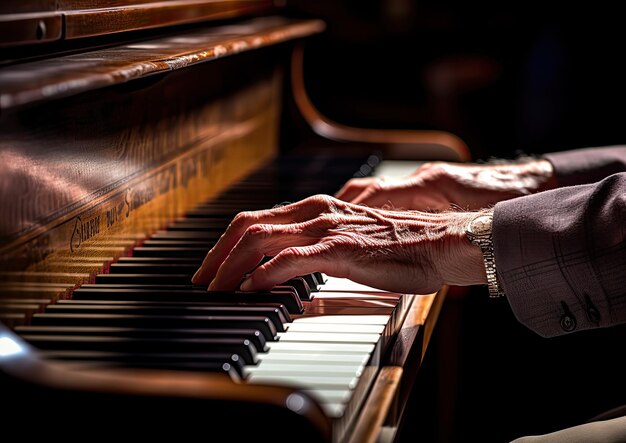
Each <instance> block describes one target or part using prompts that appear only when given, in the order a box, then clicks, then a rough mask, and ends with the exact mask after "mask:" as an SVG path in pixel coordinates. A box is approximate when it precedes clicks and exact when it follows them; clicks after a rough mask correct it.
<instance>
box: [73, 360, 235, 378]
mask: <svg viewBox="0 0 626 443" xmlns="http://www.w3.org/2000/svg"><path fill="white" fill-rule="evenodd" d="M84 366H85V367H88V368H93V367H96V368H99V369H102V368H105V369H106V368H124V369H157V370H163V371H187V372H212V373H222V374H225V375H227V376H229V377H230V378H231V380H233V381H235V382H240V381H241V380H243V379H244V377H245V374H244V372H243V371H244V370H243V369H242V368H241V367H237V366H235V365H233V364H231V363H228V362H199V361H179V362H167V361H136V362H132V363H128V362H116V361H108V362H107V361H90V362H88V363H87V362H86V363H85V364H84ZM240 366H241V365H240Z"/></svg>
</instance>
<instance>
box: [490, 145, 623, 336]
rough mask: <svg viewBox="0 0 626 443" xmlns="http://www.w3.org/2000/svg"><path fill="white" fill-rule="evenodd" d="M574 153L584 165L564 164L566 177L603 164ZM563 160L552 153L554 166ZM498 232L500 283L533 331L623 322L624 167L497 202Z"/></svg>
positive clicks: (547, 333)
mask: <svg viewBox="0 0 626 443" xmlns="http://www.w3.org/2000/svg"><path fill="white" fill-rule="evenodd" d="M622 149H624V148H622ZM618 154H619V153H618ZM563 155H567V154H563ZM575 155H577V156H578V155H580V156H582V157H581V158H584V159H586V160H585V162H584V163H585V165H584V167H583V168H579V169H577V170H576V171H575V168H573V167H570V168H569V169H567V171H569V172H568V173H567V174H566V176H567V177H568V178H567V179H568V180H569V179H574V178H576V177H577V176H578V175H580V176H581V177H582V176H583V175H584V174H583V173H582V172H581V171H591V170H596V169H595V167H596V166H597V165H598V164H599V163H598V162H597V161H595V159H593V158H592V157H593V155H591V154H589V156H588V154H587V153H577V154H575ZM625 155H626V154H625ZM619 158H620V156H619V155H617V156H616V157H614V159H615V162H618V163H619V160H618V159H619ZM562 160H564V159H563V157H561V156H559V155H557V156H552V157H550V161H555V169H556V170H557V171H563V169H560V166H559V165H560V164H561V162H562ZM609 163H611V162H609ZM563 164H565V162H563ZM603 164H604V165H606V164H607V163H606V162H604V163H603ZM622 164H623V163H622ZM576 180H579V178H576ZM583 181H584V180H583ZM493 237H494V249H495V257H496V263H497V270H498V277H499V279H500V283H501V285H502V287H503V289H504V291H505V293H506V296H507V298H508V300H509V303H510V305H511V308H512V310H513V312H514V314H515V316H516V317H517V319H518V320H519V321H520V322H521V323H523V324H525V325H526V326H527V327H528V328H530V329H531V330H533V331H535V332H536V333H538V334H539V335H541V336H544V337H552V336H557V335H562V334H566V333H570V332H574V331H580V330H585V329H591V328H600V327H608V326H613V325H616V324H619V323H624V322H626V172H621V173H616V174H613V175H610V176H608V177H606V178H604V179H602V180H600V181H598V182H596V183H590V184H584V185H577V186H566V187H562V188H558V189H554V190H550V191H546V192H541V193H537V194H534V195H529V196H525V197H520V198H515V199H512V200H507V201H503V202H500V203H498V204H496V206H495V208H494V222H493Z"/></svg>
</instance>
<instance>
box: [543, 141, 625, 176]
mask: <svg viewBox="0 0 626 443" xmlns="http://www.w3.org/2000/svg"><path fill="white" fill-rule="evenodd" d="M543 158H545V159H546V160H548V161H549V162H550V163H552V166H553V167H554V173H555V176H556V179H557V183H558V186H572V185H581V184H585V183H595V182H597V181H600V180H602V179H603V178H605V177H608V176H609V175H611V174H615V173H618V172H624V171H626V145H625V146H605V147H598V148H586V149H577V150H571V151H563V152H555V153H551V154H546V155H544V156H543Z"/></svg>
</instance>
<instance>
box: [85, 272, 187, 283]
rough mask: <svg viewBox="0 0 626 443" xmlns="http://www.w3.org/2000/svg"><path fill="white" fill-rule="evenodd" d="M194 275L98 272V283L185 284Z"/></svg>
mask: <svg viewBox="0 0 626 443" xmlns="http://www.w3.org/2000/svg"><path fill="white" fill-rule="evenodd" d="M191 277H192V275H189V274H98V275H96V284H98V283H104V284H107V283H110V284H113V283H121V284H123V283H133V284H138V283H144V284H153V285H159V284H164V285H175V284H179V285H184V284H185V283H191Z"/></svg>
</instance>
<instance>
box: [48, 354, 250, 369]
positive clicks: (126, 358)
mask: <svg viewBox="0 0 626 443" xmlns="http://www.w3.org/2000/svg"><path fill="white" fill-rule="evenodd" d="M41 355H42V356H43V357H45V358H50V359H55V360H73V361H105V362H107V361H109V362H122V363H134V362H166V363H168V362H170V363H173V364H175V363H176V362H189V361H193V362H199V363H201V362H225V363H229V364H232V365H233V366H237V367H239V368H241V369H243V364H242V363H243V360H242V358H241V356H240V355H239V354H234V353H229V352H194V353H188V352H176V353H167V352H157V353H150V352H147V353H141V354H135V353H127V352H104V351H75V350H74V351H73V350H63V351H46V350H42V351H41Z"/></svg>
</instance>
